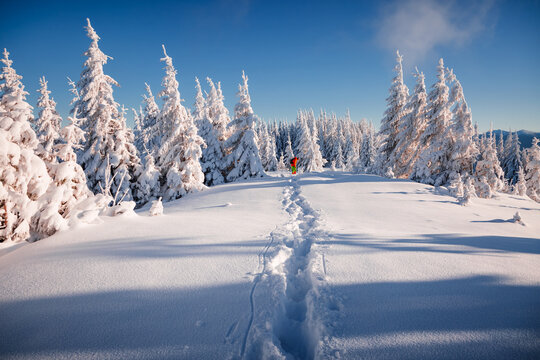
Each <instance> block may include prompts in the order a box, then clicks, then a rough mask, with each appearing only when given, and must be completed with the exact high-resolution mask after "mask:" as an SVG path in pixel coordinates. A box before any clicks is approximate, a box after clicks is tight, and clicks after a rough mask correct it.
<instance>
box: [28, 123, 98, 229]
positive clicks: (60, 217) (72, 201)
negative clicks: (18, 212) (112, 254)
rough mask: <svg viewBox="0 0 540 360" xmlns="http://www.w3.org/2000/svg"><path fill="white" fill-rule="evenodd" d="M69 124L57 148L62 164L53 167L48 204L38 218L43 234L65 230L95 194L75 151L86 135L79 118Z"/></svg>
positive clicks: (47, 198)
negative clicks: (73, 214) (81, 204)
mask: <svg viewBox="0 0 540 360" xmlns="http://www.w3.org/2000/svg"><path fill="white" fill-rule="evenodd" d="M68 121H69V124H68V125H67V126H65V127H64V128H63V129H62V130H61V131H60V136H61V140H62V141H61V142H60V143H58V144H56V145H55V147H54V150H55V151H56V152H57V155H58V158H59V159H60V161H61V162H60V163H57V164H52V165H51V167H50V170H49V172H50V174H51V177H52V180H53V182H52V184H51V186H49V189H48V190H47V193H46V194H45V195H44V198H45V199H46V205H45V206H44V207H43V208H42V209H41V210H40V212H39V213H38V214H37V216H36V222H37V230H38V231H39V232H40V233H41V234H44V235H52V234H54V233H55V232H56V231H58V230H61V229H63V228H66V227H67V220H66V219H67V218H68V217H69V216H70V215H71V211H72V210H73V209H74V208H75V207H76V205H77V204H78V203H79V202H81V201H83V200H84V199H86V198H88V197H89V196H91V195H92V193H91V192H90V190H89V189H88V186H87V185H86V175H85V174H84V171H83V169H82V167H81V166H80V165H79V164H77V155H76V153H75V149H80V148H81V147H82V146H81V145H80V143H81V142H83V141H84V133H83V131H82V130H81V129H80V128H79V127H78V123H79V119H77V118H76V116H75V115H73V116H72V117H68Z"/></svg>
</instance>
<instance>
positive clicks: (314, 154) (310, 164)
mask: <svg viewBox="0 0 540 360" xmlns="http://www.w3.org/2000/svg"><path fill="white" fill-rule="evenodd" d="M307 116H309V115H308V114H307V113H305V114H304V113H303V112H302V111H299V113H298V118H297V128H298V130H299V133H298V135H297V136H298V149H297V157H298V168H299V169H302V170H303V171H304V172H313V171H322V168H323V165H324V164H325V160H323V158H322V155H321V151H320V148H319V145H318V144H317V139H318V136H317V133H312V132H311V129H310V127H309V124H308V120H307Z"/></svg>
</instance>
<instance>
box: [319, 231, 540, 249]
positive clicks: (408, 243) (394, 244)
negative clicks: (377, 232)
mask: <svg viewBox="0 0 540 360" xmlns="http://www.w3.org/2000/svg"><path fill="white" fill-rule="evenodd" d="M322 244H340V245H347V246H358V247H365V248H371V249H378V250H389V251H409V252H417V251H426V252H441V253H456V254H472V253H478V252H486V251H487V252H496V253H503V252H518V253H525V254H540V239H538V238H524V237H512V236H493V235H486V236H462V235H459V234H425V235H421V236H420V237H418V238H407V239H383V240H377V239H373V237H370V236H369V235H365V234H343V233H341V234H332V235H331V240H328V241H324V242H323V243H322ZM439 245H456V246H466V247H467V248H448V247H440V246H439Z"/></svg>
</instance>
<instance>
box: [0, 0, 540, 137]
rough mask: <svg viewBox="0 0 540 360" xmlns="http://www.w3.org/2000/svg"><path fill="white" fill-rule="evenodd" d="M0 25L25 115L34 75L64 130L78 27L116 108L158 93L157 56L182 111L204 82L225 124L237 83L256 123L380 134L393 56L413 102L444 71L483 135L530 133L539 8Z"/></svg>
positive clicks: (96, 4) (238, 11)
mask: <svg viewBox="0 0 540 360" xmlns="http://www.w3.org/2000/svg"><path fill="white" fill-rule="evenodd" d="M2 13H3V16H2V21H0V46H1V47H2V48H4V47H6V48H7V49H8V51H10V53H11V58H12V59H13V60H14V67H15V69H16V70H17V72H18V73H19V74H21V75H22V76H23V77H24V78H23V82H24V84H25V86H26V89H27V90H28V91H29V92H30V97H29V101H30V102H31V104H32V105H35V102H36V100H37V92H36V90H37V89H38V86H39V77H41V76H43V75H44V76H46V78H47V79H48V81H49V88H50V89H51V90H52V95H53V97H54V98H55V100H56V102H57V103H58V110H59V112H60V113H61V115H63V116H65V115H66V114H67V113H68V110H69V100H70V97H71V96H70V94H69V93H68V86H67V81H66V77H67V76H69V77H71V78H72V79H73V80H77V79H78V78H79V75H80V72H81V69H82V64H83V62H84V57H83V56H82V54H83V52H84V51H85V50H86V49H87V48H88V45H89V43H90V41H89V39H88V38H87V37H86V34H85V31H84V29H83V27H84V25H85V24H86V18H87V17H88V18H90V20H91V21H92V25H93V27H94V28H95V29H96V31H97V33H98V34H99V35H100V37H101V41H100V47H101V49H102V50H103V51H104V52H105V53H106V54H107V55H110V56H112V57H113V58H114V59H113V60H111V61H110V62H109V64H107V65H106V66H105V72H106V73H107V74H109V75H111V76H112V77H113V78H114V79H116V80H117V81H118V82H119V83H120V86H121V87H120V88H116V89H115V90H114V91H115V92H114V95H115V99H116V100H117V101H118V102H119V103H121V104H124V105H126V107H128V108H131V107H136V108H138V107H139V104H140V101H141V95H142V94H143V93H144V83H145V82H148V83H149V84H150V85H151V87H152V89H153V90H154V92H155V93H157V92H158V91H159V89H160V82H161V78H162V76H163V70H162V67H163V65H162V63H160V61H159V59H160V58H161V56H162V50H161V44H165V45H166V47H167V52H168V53H169V55H170V56H171V57H172V58H173V62H174V65H175V66H176V68H177V70H178V71H179V76H178V80H179V82H180V92H181V94H182V98H183V99H185V100H186V102H185V104H186V106H188V107H192V104H193V102H194V95H195V89H194V85H195V84H194V78H195V76H198V77H199V78H200V79H205V78H206V76H210V77H211V78H213V79H214V80H215V81H221V83H222V87H223V91H224V95H225V99H226V105H227V106H228V107H229V109H230V110H232V107H233V106H234V103H235V101H236V97H235V94H236V89H237V84H238V82H239V81H240V74H241V71H242V69H244V70H245V71H246V73H247V75H248V76H249V79H250V82H249V84H250V93H251V97H252V105H253V108H254V110H255V112H256V113H257V114H258V115H259V116H260V117H262V118H264V119H267V120H268V119H274V118H277V119H285V118H287V119H289V120H293V119H294V118H295V116H296V110H297V109H298V108H314V109H315V110H316V111H318V109H319V108H321V107H323V108H326V109H327V110H328V111H334V112H336V113H337V114H338V115H343V114H344V113H345V111H346V109H347V108H349V109H350V111H351V115H352V117H353V119H355V120H359V119H361V118H363V117H365V118H367V119H369V120H373V122H374V123H375V125H376V126H378V125H379V122H380V119H381V117H382V114H383V112H384V110H385V106H386V103H385V98H386V96H387V94H388V88H389V86H390V82H391V79H392V77H393V72H392V69H393V66H394V61H395V54H394V53H395V49H396V48H399V49H400V51H401V52H402V53H403V55H404V65H405V72H406V74H405V75H406V76H405V79H406V82H407V85H408V86H409V88H410V89H411V90H412V89H413V87H414V78H413V77H412V76H411V72H412V70H413V69H414V66H418V67H419V69H420V70H422V71H424V72H425V74H426V83H427V86H428V87H429V86H431V84H432V83H433V81H434V76H435V68H436V64H437V61H438V58H439V57H443V58H444V59H445V63H446V65H447V66H449V67H452V68H453V69H454V72H455V73H456V74H457V76H458V78H459V79H460V81H461V83H462V85H463V87H464V91H465V96H466V98H467V101H468V102H469V105H470V106H471V108H472V113H473V120H474V121H476V122H478V123H479V125H480V129H481V130H486V129H488V128H489V125H490V122H493V125H494V127H495V128H503V129H508V128H509V127H511V128H512V129H527V130H533V131H540V63H539V60H538V59H540V1H492V0H485V1H478V2H470V1H444V2H442V1H434V0H414V1H413V0H404V1H279V0H274V1H257V0H214V1H170V2H167V1H153V2H151V1H144V2H142V1H98V0H94V1H91V2H82V1H69V2H68V1H65V2H59V1H9V2H8V1H5V2H3V3H2ZM128 118H129V119H130V121H131V118H132V115H131V113H130V114H129V115H128Z"/></svg>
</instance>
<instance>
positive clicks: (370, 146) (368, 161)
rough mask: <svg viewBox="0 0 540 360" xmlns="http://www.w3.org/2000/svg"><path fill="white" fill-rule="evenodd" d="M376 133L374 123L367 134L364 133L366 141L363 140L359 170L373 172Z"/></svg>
mask: <svg viewBox="0 0 540 360" xmlns="http://www.w3.org/2000/svg"><path fill="white" fill-rule="evenodd" d="M374 136H375V134H374V130H373V125H371V126H370V127H369V128H368V129H367V132H366V134H365V135H364V141H363V142H362V151H361V153H360V161H359V166H358V171H363V172H364V171H365V172H368V173H369V172H372V168H373V165H374V164H375V154H376V148H375V137H374Z"/></svg>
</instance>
